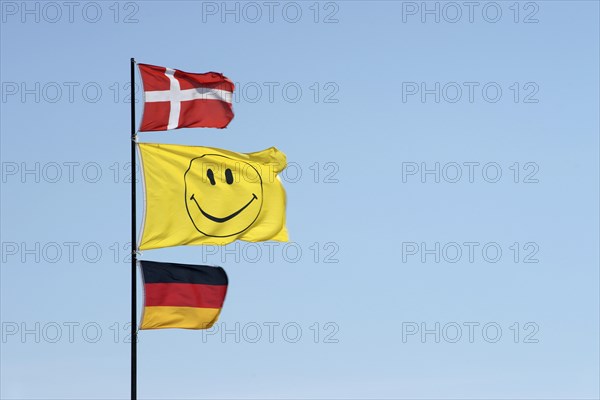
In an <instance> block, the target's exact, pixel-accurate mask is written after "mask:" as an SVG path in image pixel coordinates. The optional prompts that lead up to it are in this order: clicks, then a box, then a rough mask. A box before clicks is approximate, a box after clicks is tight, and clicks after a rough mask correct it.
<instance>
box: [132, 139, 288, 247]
mask: <svg viewBox="0 0 600 400" xmlns="http://www.w3.org/2000/svg"><path fill="white" fill-rule="evenodd" d="M138 146H139V150H140V155H141V159H142V168H143V176H144V187H145V196H146V210H145V218H144V227H143V231H142V238H141V242H140V246H139V247H140V249H141V250H148V249H156V248H161V247H170V246H181V245H206V244H216V245H224V244H227V243H231V242H233V241H235V240H245V241H248V242H261V241H266V240H275V241H281V242H286V241H287V240H288V233H287V229H286V226H285V203H286V197H285V191H284V189H283V185H282V184H281V181H280V180H279V177H278V173H279V172H281V171H282V170H283V169H284V168H285V167H286V157H285V154H283V153H282V152H280V151H279V150H277V149H276V148H274V147H271V148H269V149H266V150H263V151H259V152H256V153H248V154H243V153H235V152H232V151H228V150H222V149H215V148H210V147H200V146H179V145H170V144H153V143H139V144H138Z"/></svg>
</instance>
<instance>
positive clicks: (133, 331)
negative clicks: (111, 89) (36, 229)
mask: <svg viewBox="0 0 600 400" xmlns="http://www.w3.org/2000/svg"><path fill="white" fill-rule="evenodd" d="M135 142H136V132H135V59H133V58H132V59H131V400H136V399H137V304H136V299H137V297H136V296H137V293H136V292H137V290H136V286H137V285H136V275H135V271H136V268H137V266H136V264H137V238H136V233H137V232H136V229H137V227H136V222H135V180H136V177H135V168H136V167H135Z"/></svg>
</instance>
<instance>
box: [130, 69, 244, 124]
mask: <svg viewBox="0 0 600 400" xmlns="http://www.w3.org/2000/svg"><path fill="white" fill-rule="evenodd" d="M138 66H139V67H140V72H141V74H142V81H143V84H144V115H143V117H142V126H141V127H140V131H142V132H146V131H164V130H169V129H177V128H225V127H226V126H227V125H228V124H229V122H230V121H231V120H232V118H233V106H232V104H231V102H232V96H233V90H234V84H233V82H231V81H230V80H229V79H228V78H226V77H225V76H223V74H219V73H217V72H207V73H204V74H194V73H189V72H183V71H180V70H178V69H171V68H165V67H157V66H155V65H148V64H138Z"/></svg>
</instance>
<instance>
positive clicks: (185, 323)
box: [140, 261, 228, 329]
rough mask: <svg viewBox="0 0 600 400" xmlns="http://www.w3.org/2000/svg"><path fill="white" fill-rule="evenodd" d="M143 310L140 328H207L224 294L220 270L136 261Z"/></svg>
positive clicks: (226, 283) (223, 272) (217, 268)
mask: <svg viewBox="0 0 600 400" xmlns="http://www.w3.org/2000/svg"><path fill="white" fill-rule="evenodd" d="M140 266H141V268H142V276H143V279H144V311H143V314H142V324H141V327H140V329H163V328H182V329H208V328H210V327H211V326H212V325H213V324H214V323H215V322H216V321H217V318H219V314H220V312H221V308H222V307H223V302H224V301H225V295H226V294H227V285H228V280H227V274H226V273H225V270H224V269H223V268H221V267H209V266H206V265H188V264H174V263H162V262H155V261H140Z"/></svg>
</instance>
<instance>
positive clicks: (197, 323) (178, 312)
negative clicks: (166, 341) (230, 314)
mask: <svg viewBox="0 0 600 400" xmlns="http://www.w3.org/2000/svg"><path fill="white" fill-rule="evenodd" d="M220 312H221V309H220V308H195V307H163V306H160V307H145V308H144V315H143V319H142V326H141V327H140V329H165V328H181V329H208V328H210V327H211V326H213V324H214V323H215V322H216V321H217V318H219V314H220Z"/></svg>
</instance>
